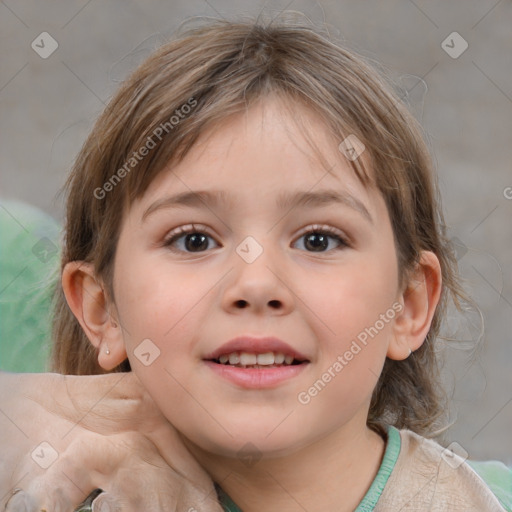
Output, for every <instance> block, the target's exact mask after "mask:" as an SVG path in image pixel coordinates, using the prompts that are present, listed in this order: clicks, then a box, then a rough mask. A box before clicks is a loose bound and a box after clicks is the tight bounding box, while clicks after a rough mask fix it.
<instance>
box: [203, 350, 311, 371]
mask: <svg viewBox="0 0 512 512" xmlns="http://www.w3.org/2000/svg"><path fill="white" fill-rule="evenodd" d="M207 361H211V362H213V363H216V364H220V365H224V366H232V367H235V368H258V369H270V368H281V367H284V366H297V365H300V364H304V363H308V362H309V361H308V360H307V359H301V358H296V357H295V356H294V355H292V354H284V353H283V352H264V353H259V354H257V353H251V352H230V353H229V354H221V355H220V356H219V357H218V358H215V359H207Z"/></svg>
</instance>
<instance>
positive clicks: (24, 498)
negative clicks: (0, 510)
mask: <svg viewBox="0 0 512 512" xmlns="http://www.w3.org/2000/svg"><path fill="white" fill-rule="evenodd" d="M39 510H40V509H39V507H38V504H37V500H36V499H35V498H34V497H33V496H31V495H30V494H29V493H28V492H26V491H24V490H22V489H15V490H14V491H13V492H12V494H11V496H10V498H9V500H8V501H7V503H6V505H5V511H6V512H38V511H39Z"/></svg>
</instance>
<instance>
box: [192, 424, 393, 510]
mask: <svg viewBox="0 0 512 512" xmlns="http://www.w3.org/2000/svg"><path fill="white" fill-rule="evenodd" d="M185 442H186V444H187V445H189V444H190V443H189V441H188V440H185ZM384 448H385V441H384V440H383V439H382V437H381V436H380V435H379V434H377V433H375V432H374V431H372V430H370V429H368V428H367V427H366V425H365V426H364V428H363V429H361V428H360V427H359V429H358V430H357V431H356V433H354V428H353V426H351V425H346V426H345V427H343V428H342V429H339V430H337V431H335V432H332V433H330V434H329V435H327V436H326V437H324V438H322V439H320V440H317V441H315V442H314V443H312V444H309V445H308V446H306V447H304V448H301V449H300V450H298V451H296V452H294V453H293V454H291V455H288V456H286V457H279V458H265V457H263V458H261V459H260V460H254V461H252V462H251V461H250V460H245V461H240V459H234V458H228V457H224V456H219V455H216V454H212V453H210V452H206V451H204V450H202V449H200V448H198V447H197V446H196V445H193V446H189V449H190V451H191V452H192V453H193V454H194V455H195V457H196V458H197V459H198V461H199V463H200V464H201V465H202V466H203V467H204V468H205V470H206V471H207V472H208V473H209V474H210V476H211V477H212V479H213V480H214V481H215V482H217V483H218V484H219V485H220V486H221V487H222V489H223V490H224V491H225V492H226V493H227V494H228V495H229V496H230V497H231V499H232V500H233V501H234V502H235V503H236V504H237V505H238V506H239V507H240V509H241V510H242V511H243V512H260V511H261V510H265V511H266V512H278V511H279V512H299V511H300V512H304V510H308V511H315V510H318V511H320V510H337V511H339V512H345V511H347V512H350V511H353V510H354V509H355V508H356V507H357V506H358V505H359V503H360V502H361V500H362V499H363V497H364V495H365V494H366V492H367V491H368V489H369V487H370V485H371V483H372V481H373V480H374V478H375V476H376V475H377V472H378V470H379V467H380V465H381V462H382V458H383V455H384Z"/></svg>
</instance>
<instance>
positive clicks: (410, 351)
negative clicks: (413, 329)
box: [407, 347, 412, 357]
mask: <svg viewBox="0 0 512 512" xmlns="http://www.w3.org/2000/svg"><path fill="white" fill-rule="evenodd" d="M411 354H412V350H411V348H410V347H409V356H410V355H411ZM409 356H407V357H409Z"/></svg>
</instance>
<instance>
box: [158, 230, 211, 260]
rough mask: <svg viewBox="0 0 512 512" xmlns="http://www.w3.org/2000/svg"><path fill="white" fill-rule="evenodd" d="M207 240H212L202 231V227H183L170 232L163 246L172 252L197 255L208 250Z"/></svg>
mask: <svg viewBox="0 0 512 512" xmlns="http://www.w3.org/2000/svg"><path fill="white" fill-rule="evenodd" d="M209 239H210V240H213V238H212V237H211V236H210V235H208V233H206V232H205V231H203V228H202V226H199V227H197V226H194V225H193V224H192V225H190V226H189V227H188V226H183V227H179V228H177V229H175V230H174V231H172V232H171V233H170V234H169V236H168V237H167V238H166V240H165V241H164V244H163V245H164V247H169V248H170V250H171V251H173V252H185V253H186V252H191V253H197V252H204V251H205V250H207V249H208V248H209ZM215 243H216V242H215ZM176 246H178V249H176Z"/></svg>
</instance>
